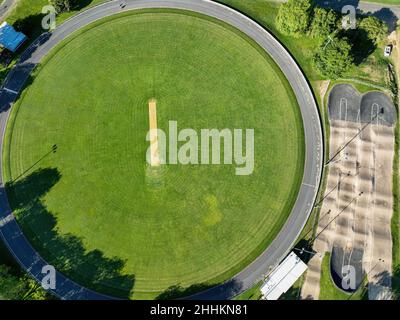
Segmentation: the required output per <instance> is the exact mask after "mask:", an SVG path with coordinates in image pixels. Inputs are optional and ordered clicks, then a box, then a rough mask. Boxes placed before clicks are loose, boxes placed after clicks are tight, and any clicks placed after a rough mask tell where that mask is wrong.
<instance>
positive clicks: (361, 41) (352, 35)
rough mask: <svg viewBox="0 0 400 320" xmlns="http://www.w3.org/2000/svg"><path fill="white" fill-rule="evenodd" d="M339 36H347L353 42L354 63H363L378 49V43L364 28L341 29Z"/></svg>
mask: <svg viewBox="0 0 400 320" xmlns="http://www.w3.org/2000/svg"><path fill="white" fill-rule="evenodd" d="M339 36H340V37H341V38H342V37H346V38H348V39H349V41H350V43H351V44H352V50H351V53H352V56H353V58H354V64H355V65H357V66H358V65H360V64H361V63H363V62H364V61H365V60H366V59H367V58H368V57H369V56H370V55H371V54H372V53H373V52H374V51H375V49H376V44H375V43H374V42H373V41H372V40H371V39H370V38H369V37H368V32H366V31H365V30H363V29H360V28H357V29H354V30H352V29H349V30H341V31H340V32H339Z"/></svg>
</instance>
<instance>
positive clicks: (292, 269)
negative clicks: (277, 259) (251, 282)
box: [261, 252, 307, 300]
mask: <svg viewBox="0 0 400 320" xmlns="http://www.w3.org/2000/svg"><path fill="white" fill-rule="evenodd" d="M306 270H307V265H306V264H305V263H304V262H303V261H302V260H301V259H300V258H299V257H298V256H297V255H296V254H295V253H294V252H292V253H290V254H289V255H288V256H287V257H286V259H285V260H283V261H282V263H281V264H280V265H279V266H277V267H276V268H275V269H274V270H273V271H272V272H271V273H270V274H269V275H268V277H267V278H266V280H265V283H264V284H263V285H262V287H261V294H262V299H263V300H278V299H279V297H280V296H281V295H282V294H284V293H285V292H287V291H288V290H289V289H290V288H291V287H292V286H293V284H294V283H295V282H296V281H297V280H298V279H299V278H300V277H301V276H302V275H303V273H304V272H305V271H306Z"/></svg>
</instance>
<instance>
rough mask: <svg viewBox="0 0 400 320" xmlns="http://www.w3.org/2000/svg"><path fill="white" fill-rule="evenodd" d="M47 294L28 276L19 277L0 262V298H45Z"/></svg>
mask: <svg viewBox="0 0 400 320" xmlns="http://www.w3.org/2000/svg"><path fill="white" fill-rule="evenodd" d="M48 298H49V296H48V294H47V293H46V291H45V290H43V289H42V287H41V286H40V285H39V284H38V283H37V282H36V281H34V280H33V279H31V278H29V277H28V276H23V277H22V278H19V277H17V276H15V275H13V274H12V273H11V270H10V268H8V267H7V266H5V265H1V264H0V300H2V299H5V300H45V299H48Z"/></svg>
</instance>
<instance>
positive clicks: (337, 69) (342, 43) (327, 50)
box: [314, 37, 354, 79]
mask: <svg viewBox="0 0 400 320" xmlns="http://www.w3.org/2000/svg"><path fill="white" fill-rule="evenodd" d="M351 49H352V47H351V44H350V43H349V41H348V39H347V38H341V39H339V38H337V37H333V38H331V37H329V39H328V40H327V41H325V42H324V43H323V44H322V45H321V46H320V47H319V49H318V50H317V52H316V53H315V55H314V64H315V66H316V68H317V69H318V70H319V72H320V73H321V74H322V75H323V76H326V77H328V78H331V79H337V78H339V77H341V76H342V75H343V74H344V73H345V72H347V71H348V70H349V69H350V68H351V67H352V66H353V61H354V60H353V56H352V55H351Z"/></svg>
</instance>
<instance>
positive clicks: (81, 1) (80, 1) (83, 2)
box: [72, 0, 93, 11]
mask: <svg viewBox="0 0 400 320" xmlns="http://www.w3.org/2000/svg"><path fill="white" fill-rule="evenodd" d="M92 2H93V0H75V1H74V3H73V4H72V10H74V11H78V10H81V9H83V8H85V7H87V6H88V5H90V4H91V3H92Z"/></svg>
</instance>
